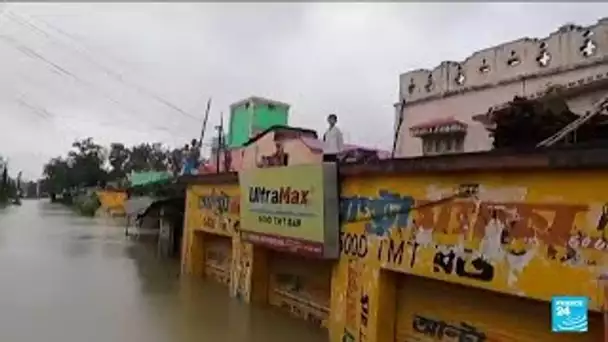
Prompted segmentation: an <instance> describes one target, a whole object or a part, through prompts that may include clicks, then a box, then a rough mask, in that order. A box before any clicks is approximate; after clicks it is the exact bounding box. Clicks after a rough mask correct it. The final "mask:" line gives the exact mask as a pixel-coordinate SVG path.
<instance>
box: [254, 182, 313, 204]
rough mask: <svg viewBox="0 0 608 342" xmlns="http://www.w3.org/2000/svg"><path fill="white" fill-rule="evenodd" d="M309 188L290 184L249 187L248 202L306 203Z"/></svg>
mask: <svg viewBox="0 0 608 342" xmlns="http://www.w3.org/2000/svg"><path fill="white" fill-rule="evenodd" d="M309 194H310V190H302V189H295V188H292V187H290V186H282V187H280V188H268V187H264V186H252V187H249V202H250V203H260V204H292V205H308V196H309Z"/></svg>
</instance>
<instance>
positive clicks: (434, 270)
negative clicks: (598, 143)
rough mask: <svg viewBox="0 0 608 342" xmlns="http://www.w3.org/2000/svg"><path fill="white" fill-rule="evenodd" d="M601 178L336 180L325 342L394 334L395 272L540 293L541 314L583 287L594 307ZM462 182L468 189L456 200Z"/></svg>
mask: <svg viewBox="0 0 608 342" xmlns="http://www.w3.org/2000/svg"><path fill="white" fill-rule="evenodd" d="M607 176H608V174H607V173H606V171H568V172H566V171H550V170H539V171H527V172H525V173H524V172H510V173H492V172H482V173H467V174H459V173H444V174H429V173H427V174H407V175H403V176H401V177H388V176H381V175H379V176H377V177H367V178H356V177H350V178H347V179H345V181H344V183H343V184H342V196H343V199H342V201H341V213H342V219H343V221H344V222H345V223H344V225H343V231H342V238H341V258H340V261H339V264H338V266H337V267H336V268H335V270H334V274H333V280H332V289H333V293H332V303H331V320H330V330H331V341H336V342H337V341H382V342H384V341H387V342H388V341H394V340H395V336H394V331H395V326H394V325H395V323H394V322H395V314H396V308H395V303H396V302H397V300H396V298H395V296H396V286H397V280H396V279H397V278H398V277H399V275H402V274H408V275H412V276H420V277H424V278H429V279H436V280H440V281H443V282H446V283H453V284H460V285H464V286H466V287H468V288H470V289H486V290H490V291H494V292H496V293H504V294H507V295H510V296H520V297H526V298H532V299H537V300H541V301H544V302H545V305H547V306H546V310H547V312H548V310H549V303H547V301H549V300H550V299H551V296H552V295H556V294H560V295H586V296H588V297H589V298H590V307H591V309H592V310H595V311H598V310H599V309H600V307H601V305H602V303H603V301H604V299H603V296H602V295H601V291H600V289H599V284H598V277H599V275H600V272H602V271H603V270H605V269H606V266H608V254H607V253H606V251H607V248H608V244H607V243H606V240H605V239H606V236H605V234H607V233H608V227H606V226H607V225H608V206H606V207H605V204H606V203H608V193H606V192H602V191H598V189H604V188H606V187H607V186H608V177H607ZM556 184H559V186H556ZM464 185H466V186H467V189H469V191H470V192H469V194H476V195H475V196H468V197H466V196H465V197H461V198H455V197H453V195H454V193H455V192H456V191H457V189H459V188H460V189H462V187H463V186H464ZM387 213H398V214H396V215H392V216H389V215H386V214H387ZM602 213H605V214H604V215H602ZM448 288H449V287H448ZM446 291H447V290H446ZM454 291H455V290H454ZM454 293H456V292H454ZM478 299H479V298H476V297H475V296H472V297H471V298H469V303H473V302H474V301H476V300H478ZM513 303H515V301H513ZM509 310H510V311H511V312H512V313H513V314H512V315H507V316H508V317H507V316H499V315H497V316H496V317H497V318H496V321H494V322H491V324H494V325H495V327H498V328H500V327H501V326H508V324H507V323H506V322H502V321H501V320H502V319H507V318H508V319H513V316H514V315H515V316H517V315H518V313H517V308H516V307H512V308H510V309H509ZM479 317H481V316H479ZM500 317H502V318H500ZM472 323H475V322H472ZM509 324H510V323H509ZM546 329H550V327H549V326H548V325H547V326H546ZM597 329H598V327H597V326H596V327H594V331H596V332H597V331H598V330H597ZM488 340H490V339H488ZM494 340H496V339H494Z"/></svg>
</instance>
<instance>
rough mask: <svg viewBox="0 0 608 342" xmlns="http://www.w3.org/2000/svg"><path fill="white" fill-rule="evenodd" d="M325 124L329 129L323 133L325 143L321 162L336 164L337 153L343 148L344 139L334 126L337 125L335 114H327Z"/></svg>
mask: <svg viewBox="0 0 608 342" xmlns="http://www.w3.org/2000/svg"><path fill="white" fill-rule="evenodd" d="M327 123H328V124H329V127H328V128H327V131H325V134H323V141H324V142H325V149H324V151H323V161H324V162H336V161H337V160H338V153H340V152H341V151H342V149H343V148H344V138H343V137H342V131H340V129H339V128H338V126H336V124H337V123H338V116H337V115H336V114H329V115H328V116H327Z"/></svg>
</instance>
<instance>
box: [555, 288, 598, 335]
mask: <svg viewBox="0 0 608 342" xmlns="http://www.w3.org/2000/svg"><path fill="white" fill-rule="evenodd" d="M588 307H589V299H588V298H587V297H567V296H560V297H553V298H552V299H551V330H552V331H553V332H576V333H580V332H587V330H588V328H589V327H588V326H589V320H588V317H587V312H588Z"/></svg>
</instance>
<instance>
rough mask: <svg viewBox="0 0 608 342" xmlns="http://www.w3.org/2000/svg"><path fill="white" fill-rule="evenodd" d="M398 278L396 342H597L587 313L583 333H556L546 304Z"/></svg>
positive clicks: (597, 324)
mask: <svg viewBox="0 0 608 342" xmlns="http://www.w3.org/2000/svg"><path fill="white" fill-rule="evenodd" d="M399 278H400V279H399V282H398V287H397V315H396V316H397V322H396V333H395V342H410V341H444V340H445V341H501V342H502V341H504V342H506V341H513V342H544V341H547V342H559V341H573V342H579V341H580V342H597V341H601V340H602V333H603V331H602V320H601V316H600V314H599V313H593V312H590V313H589V332H588V333H584V334H556V333H553V332H551V303H550V302H545V301H536V300H532V299H528V298H520V297H514V296H510V295H506V294H501V293H498V292H492V291H487V290H482V289H478V288H474V287H469V286H463V285H457V284H453V283H449V282H444V281H439V280H433V279H428V278H423V277H418V276H413V275H400V276H399ZM465 336H466V337H465ZM459 338H460V339H459Z"/></svg>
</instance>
